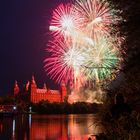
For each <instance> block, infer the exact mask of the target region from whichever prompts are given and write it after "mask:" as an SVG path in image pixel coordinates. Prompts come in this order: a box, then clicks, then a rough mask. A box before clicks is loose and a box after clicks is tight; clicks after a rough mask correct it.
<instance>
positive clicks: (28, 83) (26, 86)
mask: <svg viewBox="0 0 140 140" xmlns="http://www.w3.org/2000/svg"><path fill="white" fill-rule="evenodd" d="M29 85H30V82H29V81H28V82H27V83H26V85H25V91H28V90H29Z"/></svg>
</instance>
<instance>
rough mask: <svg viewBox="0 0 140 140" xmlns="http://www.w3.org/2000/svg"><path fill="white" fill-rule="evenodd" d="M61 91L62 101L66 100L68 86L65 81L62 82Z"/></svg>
mask: <svg viewBox="0 0 140 140" xmlns="http://www.w3.org/2000/svg"><path fill="white" fill-rule="evenodd" d="M60 91H61V102H64V100H65V97H66V96H67V88H66V85H65V82H64V81H62V82H61V90H60Z"/></svg>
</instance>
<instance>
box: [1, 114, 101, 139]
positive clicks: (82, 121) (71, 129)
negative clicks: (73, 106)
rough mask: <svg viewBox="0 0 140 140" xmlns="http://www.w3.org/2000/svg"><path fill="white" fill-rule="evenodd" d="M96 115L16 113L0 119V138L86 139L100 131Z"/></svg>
mask: <svg viewBox="0 0 140 140" xmlns="http://www.w3.org/2000/svg"><path fill="white" fill-rule="evenodd" d="M97 122H98V117H97V116H96V115H93V114H78V115H73V114H72V115H31V114H30V115H18V116H15V117H13V118H12V117H5V118H3V119H0V140H88V138H89V137H92V139H94V136H93V135H94V134H98V133H100V132H101V129H102V128H101V126H100V125H98V123H97Z"/></svg>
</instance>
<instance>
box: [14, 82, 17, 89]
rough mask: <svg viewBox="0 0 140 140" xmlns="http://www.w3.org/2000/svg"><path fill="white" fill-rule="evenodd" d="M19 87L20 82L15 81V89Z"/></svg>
mask: <svg viewBox="0 0 140 140" xmlns="http://www.w3.org/2000/svg"><path fill="white" fill-rule="evenodd" d="M16 87H18V82H17V80H15V85H14V88H16Z"/></svg>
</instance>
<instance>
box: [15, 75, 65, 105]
mask: <svg viewBox="0 0 140 140" xmlns="http://www.w3.org/2000/svg"><path fill="white" fill-rule="evenodd" d="M66 95H67V88H66V86H65V83H64V82H62V83H61V85H60V90H50V89H48V88H47V87H46V84H44V87H43V88H42V89H40V88H38V87H37V84H36V81H35V79H34V76H32V80H31V82H28V83H27V84H26V86H25V89H24V91H23V92H20V89H19V86H18V83H17V81H15V84H14V96H15V97H22V98H23V97H24V99H26V100H28V101H30V102H32V103H38V102H40V101H42V100H44V101H49V102H63V101H64V99H65V97H66Z"/></svg>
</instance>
